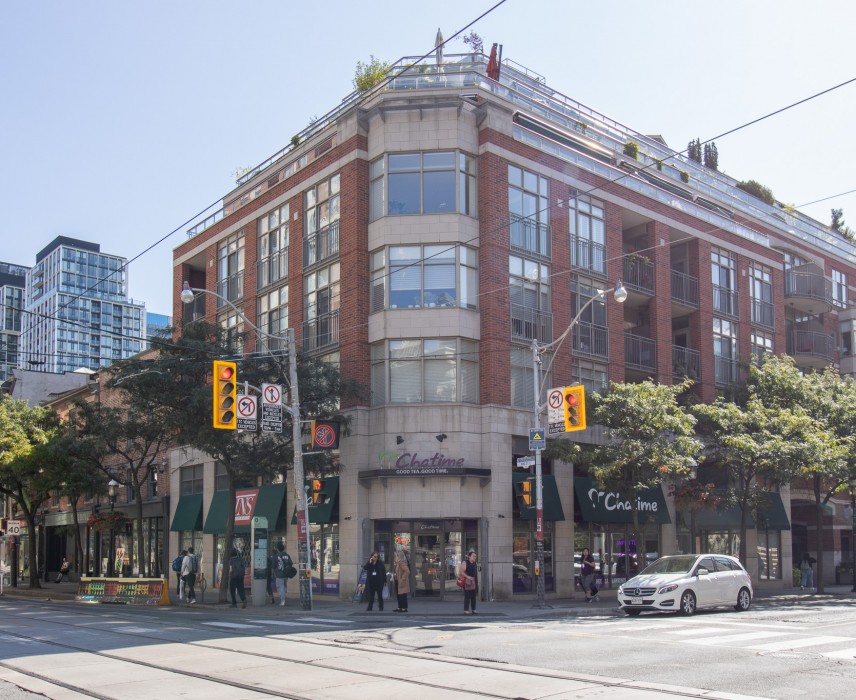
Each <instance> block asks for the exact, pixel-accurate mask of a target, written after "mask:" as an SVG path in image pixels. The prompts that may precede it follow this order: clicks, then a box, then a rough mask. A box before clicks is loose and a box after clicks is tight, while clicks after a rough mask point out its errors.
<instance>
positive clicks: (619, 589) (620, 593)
mask: <svg viewBox="0 0 856 700" xmlns="http://www.w3.org/2000/svg"><path fill="white" fill-rule="evenodd" d="M618 595H619V596H622V595H624V586H619V587H618Z"/></svg>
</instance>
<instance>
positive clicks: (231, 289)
mask: <svg viewBox="0 0 856 700" xmlns="http://www.w3.org/2000/svg"><path fill="white" fill-rule="evenodd" d="M217 294H218V295H219V296H221V297H225V298H226V299H228V300H229V301H231V302H232V303H233V304H237V303H238V302H240V301H243V299H244V271H243V270H241V271H240V272H238V273H236V274H234V275H232V276H230V277H227V278H226V279H224V280H220V281H219V282H217ZM224 306H228V304H227V303H226V302H225V301H223V299H217V308H218V309H222V308H223V307H224Z"/></svg>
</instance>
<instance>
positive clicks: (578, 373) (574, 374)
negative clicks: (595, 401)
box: [571, 358, 609, 394]
mask: <svg viewBox="0 0 856 700" xmlns="http://www.w3.org/2000/svg"><path fill="white" fill-rule="evenodd" d="M571 382H572V383H573V384H582V385H583V386H584V387H585V388H586V394H594V393H596V392H599V391H603V390H604V389H606V388H607V387H608V386H609V371H608V367H607V365H605V364H603V363H600V362H590V361H589V360H583V359H579V358H574V360H573V362H572V363H571Z"/></svg>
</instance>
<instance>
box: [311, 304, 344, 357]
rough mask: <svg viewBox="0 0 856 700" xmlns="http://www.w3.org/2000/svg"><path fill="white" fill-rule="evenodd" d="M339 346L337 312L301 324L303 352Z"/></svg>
mask: <svg viewBox="0 0 856 700" xmlns="http://www.w3.org/2000/svg"><path fill="white" fill-rule="evenodd" d="M338 344H339V310H338V309H336V310H335V311H331V312H330V313H327V314H324V315H323V316H318V317H316V318H313V319H312V320H311V321H304V322H303V351H304V352H315V351H317V350H325V349H327V348H332V347H335V346H337V345H338Z"/></svg>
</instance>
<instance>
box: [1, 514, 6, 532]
mask: <svg viewBox="0 0 856 700" xmlns="http://www.w3.org/2000/svg"><path fill="white" fill-rule="evenodd" d="M5 535H6V518H0V537H3V536H5Z"/></svg>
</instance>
